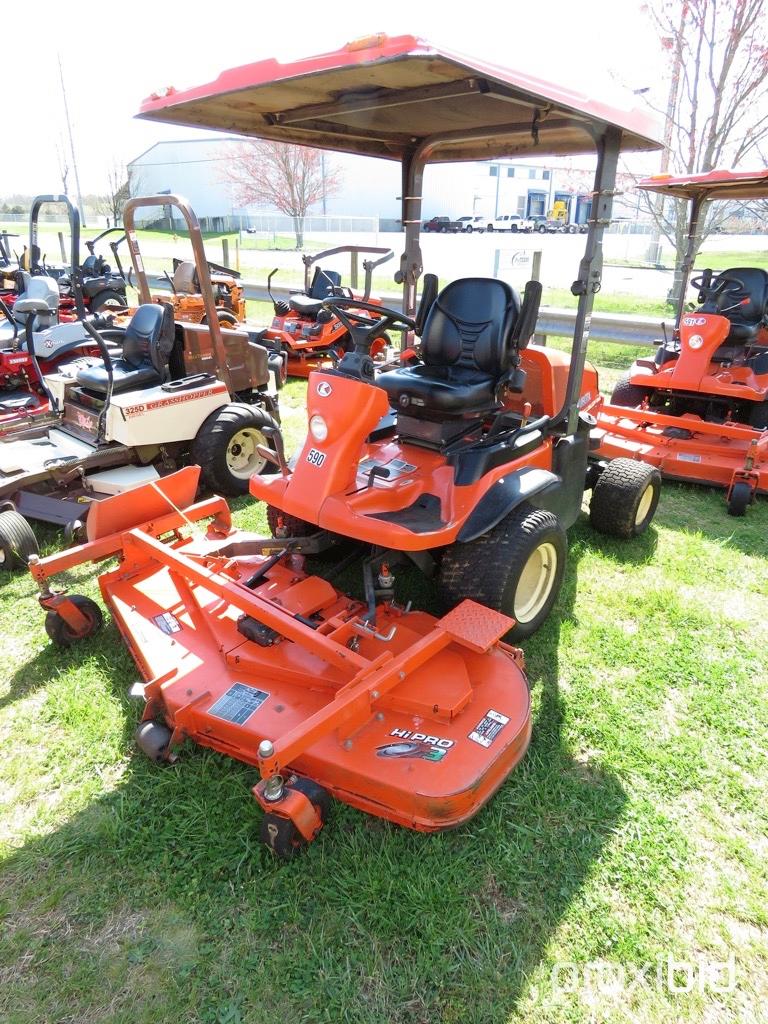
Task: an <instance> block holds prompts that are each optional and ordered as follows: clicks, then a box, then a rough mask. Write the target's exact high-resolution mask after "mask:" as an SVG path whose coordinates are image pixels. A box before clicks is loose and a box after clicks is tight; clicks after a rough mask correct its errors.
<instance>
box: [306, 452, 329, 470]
mask: <svg viewBox="0 0 768 1024" xmlns="http://www.w3.org/2000/svg"><path fill="white" fill-rule="evenodd" d="M307 462H308V463H309V464H310V466H322V464H323V463H324V462H325V452H319V451H318V450H317V448H310V449H309V454H308V455H307Z"/></svg>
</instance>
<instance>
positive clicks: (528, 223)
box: [485, 213, 533, 234]
mask: <svg viewBox="0 0 768 1024" xmlns="http://www.w3.org/2000/svg"><path fill="white" fill-rule="evenodd" d="M485 230H486V231H513V232H517V231H521V232H524V233H525V234H530V232H531V231H533V221H532V220H527V219H526V218H525V217H521V216H520V214H519V213H504V214H502V215H501V216H500V217H493V218H489V220H488V224H487V225H486V228H485Z"/></svg>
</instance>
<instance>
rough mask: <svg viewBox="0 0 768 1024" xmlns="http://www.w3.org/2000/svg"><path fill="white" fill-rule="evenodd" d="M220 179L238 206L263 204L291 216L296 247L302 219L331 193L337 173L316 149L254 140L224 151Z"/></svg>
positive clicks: (337, 182)
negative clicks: (225, 153)
mask: <svg viewBox="0 0 768 1024" xmlns="http://www.w3.org/2000/svg"><path fill="white" fill-rule="evenodd" d="M224 168H225V170H224V180H225V181H226V182H227V183H228V184H229V186H230V189H231V191H232V194H233V196H234V197H235V200H236V202H237V203H238V204H239V205H241V206H264V207H270V208H272V209H275V210H279V211H280V212H281V213H284V214H285V215H286V216H287V217H292V218H293V230H294V232H295V234H296V248H297V249H301V248H303V246H304V218H305V217H306V215H307V213H308V211H309V210H310V209H311V208H312V207H313V206H315V205H316V204H317V203H319V202H322V203H323V204H325V200H326V199H327V198H328V197H329V196H332V195H335V194H336V193H337V192H338V191H339V189H340V188H341V176H340V174H339V172H338V171H337V170H335V169H334V168H332V167H330V166H328V161H327V158H325V156H324V154H323V153H322V152H321V151H320V150H318V149H308V148H307V147H306V146H292V145H288V144H286V143H284V142H270V141H262V140H258V141H254V142H244V143H242V144H241V145H239V146H238V147H237V148H236V149H235V152H234V154H233V153H231V152H230V151H229V150H228V151H227V159H226V161H225V163H224Z"/></svg>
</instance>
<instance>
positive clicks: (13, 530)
mask: <svg viewBox="0 0 768 1024" xmlns="http://www.w3.org/2000/svg"><path fill="white" fill-rule="evenodd" d="M39 553H40V550H39V548H38V546H37V539H36V538H35V535H34V533H33V532H32V527H31V526H30V525H29V523H28V522H27V520H26V519H25V518H24V516H22V515H19V513H18V512H17V511H16V510H15V509H13V508H8V509H6V510H5V512H0V569H10V570H13V569H26V568H27V562H28V561H29V556H30V555H37V554H39Z"/></svg>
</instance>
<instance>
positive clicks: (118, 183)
mask: <svg viewBox="0 0 768 1024" xmlns="http://www.w3.org/2000/svg"><path fill="white" fill-rule="evenodd" d="M107 188H108V191H107V192H106V194H105V195H103V196H101V201H100V204H99V206H100V212H102V213H104V214H105V215H106V216H107V217H108V218H110V219H111V222H112V226H113V227H117V226H118V224H119V222H120V221H121V220H122V216H123V207H124V206H125V203H126V200H127V199H128V197H129V195H130V191H129V181H128V174H127V172H126V169H125V164H123V163H120V162H119V161H118V160H113V161H112V164H111V165H110V166H109V167H108V168H107Z"/></svg>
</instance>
